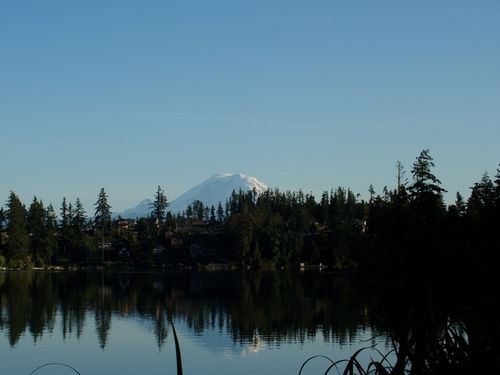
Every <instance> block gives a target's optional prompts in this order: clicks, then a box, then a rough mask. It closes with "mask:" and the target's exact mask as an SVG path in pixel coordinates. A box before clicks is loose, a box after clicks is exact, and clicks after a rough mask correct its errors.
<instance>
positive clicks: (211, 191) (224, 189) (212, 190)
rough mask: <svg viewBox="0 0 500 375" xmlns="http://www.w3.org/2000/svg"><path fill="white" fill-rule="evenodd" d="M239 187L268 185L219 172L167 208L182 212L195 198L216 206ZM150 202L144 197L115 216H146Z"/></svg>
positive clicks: (264, 188)
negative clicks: (135, 204)
mask: <svg viewBox="0 0 500 375" xmlns="http://www.w3.org/2000/svg"><path fill="white" fill-rule="evenodd" d="M240 189H241V190H242V191H249V190H255V191H257V193H262V192H264V191H266V190H267V189H268V186H267V185H266V184H265V183H263V182H261V181H259V180H258V179H257V178H255V177H250V176H246V175H244V174H242V173H219V174H216V175H214V176H212V177H210V178H208V179H207V180H205V181H203V182H201V183H200V184H198V185H196V186H194V187H193V188H191V189H189V190H188V191H186V192H185V193H183V194H181V195H180V196H179V197H177V198H176V199H174V200H173V201H172V202H170V204H169V206H168V210H169V211H171V212H172V213H178V212H180V213H182V211H184V210H185V209H186V208H187V206H188V205H189V204H191V203H193V201H195V200H199V201H201V202H203V204H204V205H205V206H209V207H210V206H212V205H213V206H215V207H217V205H218V203H219V202H222V204H224V203H225V202H226V200H227V199H228V198H229V197H230V196H231V193H232V192H233V190H234V191H236V192H238V191H239V190H240ZM167 195H168V187H167ZM151 203H152V200H151V199H144V200H143V201H141V202H140V203H139V204H138V205H137V206H135V207H133V208H129V209H127V210H125V211H123V212H121V213H118V214H117V215H116V216H118V215H120V216H121V217H122V218H124V219H135V218H137V217H147V216H149V214H150V212H151Z"/></svg>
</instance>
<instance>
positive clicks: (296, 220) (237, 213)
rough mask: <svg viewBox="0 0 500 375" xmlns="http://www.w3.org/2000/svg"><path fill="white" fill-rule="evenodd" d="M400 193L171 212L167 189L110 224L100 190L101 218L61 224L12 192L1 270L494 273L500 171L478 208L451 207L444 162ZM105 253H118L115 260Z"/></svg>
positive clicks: (75, 207)
mask: <svg viewBox="0 0 500 375" xmlns="http://www.w3.org/2000/svg"><path fill="white" fill-rule="evenodd" d="M396 167H397V184H396V186H395V188H394V189H388V188H387V187H384V189H383V191H382V193H380V194H377V193H376V192H375V190H374V188H373V186H372V185H370V187H369V189H368V192H369V199H368V201H365V200H362V199H360V197H359V195H356V194H355V193H354V192H353V191H351V190H350V189H345V188H342V187H339V188H336V189H332V190H330V191H325V192H323V194H322V195H321V197H320V198H319V199H317V198H316V197H315V196H314V195H313V194H311V193H309V194H304V193H303V192H302V191H298V192H289V191H287V192H281V191H279V190H268V191H266V192H264V193H262V194H257V193H256V192H254V191H248V192H243V191H239V192H233V194H232V196H231V197H230V198H229V199H228V201H227V202H224V203H225V205H224V204H223V203H222V202H221V203H219V204H218V205H217V207H214V206H211V207H206V206H204V204H203V203H202V202H200V201H195V202H193V203H192V204H191V205H189V206H188V207H187V209H186V211H185V212H183V213H178V214H176V215H172V213H170V212H167V213H166V214H165V212H166V209H167V205H168V204H167V199H166V195H165V193H164V190H163V189H162V188H161V187H160V186H158V189H157V191H156V193H155V194H154V203H153V204H152V207H151V216H150V217H148V218H141V219H137V220H123V219H121V218H117V219H114V220H111V214H110V205H109V204H108V203H107V199H108V196H107V194H106V193H105V191H104V189H101V191H100V193H99V195H98V199H97V202H96V204H95V205H96V210H95V217H94V218H88V217H87V214H86V212H85V209H84V207H83V205H82V203H81V201H80V200H79V199H77V200H76V202H75V203H74V204H72V203H69V204H68V202H67V201H66V199H65V198H64V199H63V202H62V205H61V209H60V215H59V218H58V219H56V215H55V213H54V209H53V208H52V206H50V205H49V206H48V207H45V206H44V205H43V202H42V201H40V200H38V199H37V198H36V197H35V198H34V199H33V202H32V203H31V205H30V206H29V208H28V209H26V208H25V206H24V205H23V204H22V203H21V202H20V200H19V198H18V197H17V196H16V194H15V193H14V192H12V193H11V194H10V196H9V198H8V201H7V205H6V209H5V210H3V209H2V210H1V211H0V229H1V237H0V239H1V241H0V251H1V255H0V265H1V264H2V263H5V264H7V265H9V266H11V267H14V268H23V267H29V266H31V265H38V266H45V265H48V264H66V265H72V264H79V265H84V264H95V265H97V264H102V263H104V262H106V263H110V262H111V263H113V262H114V263H123V264H126V265H127V266H133V267H136V266H141V267H151V266H155V265H168V264H180V263H182V264H184V265H185V264H194V265H196V264H208V263H224V264H232V265H233V266H237V267H252V268H264V269H274V268H276V267H287V268H288V267H298V266H299V264H303V265H304V266H306V267H307V266H308V265H316V266H318V265H321V266H327V267H330V268H335V269H351V268H365V269H370V268H378V269H380V268H405V269H406V268H426V269H429V270H433V269H434V270H435V269H436V268H437V267H444V266H447V267H449V266H451V267H457V266H464V265H466V266H471V265H478V266H484V265H488V266H495V265H496V264H497V262H498V260H499V255H498V251H497V250H498V249H499V248H500V240H499V237H498V235H497V233H496V229H497V228H498V224H499V223H500V169H499V170H497V174H496V176H495V179H494V180H493V181H492V180H491V179H490V177H489V176H488V174H487V173H485V174H484V175H483V176H482V178H481V179H480V181H478V182H476V183H474V184H473V186H472V187H471V193H470V196H469V198H468V199H467V200H465V199H464V198H463V197H462V196H461V195H460V194H458V193H457V198H456V202H454V204H451V205H448V206H446V204H445V203H444V200H443V192H445V190H444V188H443V187H442V186H441V181H440V180H439V179H438V178H437V177H436V176H435V175H434V173H433V168H434V161H433V159H432V157H431V156H430V153H429V150H423V151H422V152H421V153H420V155H419V156H418V157H417V158H416V160H415V162H414V163H413V166H412V169H411V180H410V181H407V180H406V179H405V178H404V174H405V172H404V169H403V167H402V164H401V163H400V162H398V163H397V165H396ZM105 243H107V244H110V247H109V248H106V252H105V253H104V251H102V253H101V250H104V245H105Z"/></svg>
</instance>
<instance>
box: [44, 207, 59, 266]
mask: <svg viewBox="0 0 500 375" xmlns="http://www.w3.org/2000/svg"><path fill="white" fill-rule="evenodd" d="M45 226H46V232H47V241H46V244H45V251H44V252H43V253H42V254H43V258H44V261H45V264H50V260H51V258H52V256H53V255H54V254H55V252H56V250H57V217H56V213H55V211H54V207H53V206H52V204H49V205H48V207H47V210H46V211H45Z"/></svg>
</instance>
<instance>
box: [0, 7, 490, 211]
mask: <svg viewBox="0 0 500 375" xmlns="http://www.w3.org/2000/svg"><path fill="white" fill-rule="evenodd" d="M424 148H429V149H430V150H431V155H432V156H433V157H434V159H435V161H436V164H437V167H436V169H435V172H436V174H437V175H438V177H439V178H440V179H441V180H442V182H443V184H444V187H445V188H447V189H448V190H449V191H450V194H449V199H450V200H452V196H453V195H454V194H455V192H456V191H457V190H459V191H461V192H463V193H464V194H465V195H466V196H468V194H469V192H468V187H469V186H471V185H472V184H473V183H474V182H475V181H478V180H479V179H480V177H481V175H482V173H483V172H484V171H485V170H486V171H488V172H489V173H490V175H494V174H495V170H496V167H497V166H498V163H499V162H500V1H498V0H480V1H470V0H449V1H437V0H428V1H425V0H418V1H409V0H408V1H405V0H394V1H385V0H377V1H372V0H366V1H353V0H344V1H335V0H329V1H314V0H310V1H290V0H286V1H273V0H266V1H238V0H227V1H217V0H211V1H206V0H203V1H186V0H184V1H167V0H164V1H160V0H158V1H126V0H115V1H111V0H106V1H103V0H97V1H91V0H85V1H66V0H59V1H56V0H46V1H22V0H12V1H11V0H2V1H1V2H0V200H1V201H2V203H3V202H5V201H6V199H7V196H8V194H9V191H10V190H14V191H16V192H17V193H18V194H19V195H20V197H21V199H22V200H23V201H24V202H25V203H27V204H28V203H29V202H30V201H31V199H32V197H33V195H35V194H36V195H37V196H39V197H40V198H42V199H43V200H44V201H45V202H46V203H48V202H52V203H53V204H54V205H55V206H56V208H58V207H59V206H60V202H61V199H62V197H63V196H66V197H67V198H68V199H70V200H71V201H73V200H74V199H75V198H76V197H77V196H79V197H81V199H82V201H83V202H84V205H85V207H86V209H87V211H89V212H92V211H93V206H92V204H93V203H94V202H95V200H96V197H97V193H98V191H99V189H100V188H101V187H104V188H105V189H106V191H107V192H108V194H109V195H110V203H111V204H112V206H113V209H114V210H115V211H119V210H122V209H124V208H128V207H131V206H133V205H135V204H136V203H137V202H138V201H140V200H142V199H144V198H147V197H151V196H152V194H153V192H154V191H155V189H156V186H157V185H161V186H162V187H164V188H165V189H166V192H167V195H168V197H169V199H173V198H175V197H176V196H178V195H179V194H181V193H183V192H184V191H185V190H186V189H188V188H190V187H192V186H193V185H194V184H196V183H198V182H200V181H201V180H204V179H205V178H208V177H209V176H211V175H213V174H215V173H218V172H242V173H245V174H248V175H252V176H256V177H257V178H259V179H260V180H262V181H264V182H266V183H267V184H268V185H270V186H274V187H279V188H281V189H292V190H296V189H298V188H302V189H303V190H304V191H306V192H308V191H313V192H314V193H316V194H320V192H321V191H322V190H324V189H330V188H332V187H336V186H339V185H341V186H346V187H351V188H352V189H353V190H354V191H355V192H359V193H361V194H362V195H364V196H366V191H367V188H368V185H369V184H370V183H372V184H373V185H374V186H375V188H376V190H377V191H381V189H382V187H383V186H384V185H388V186H389V187H392V186H394V184H395V174H396V169H395V163H396V161H397V160H401V161H402V162H403V163H404V164H405V166H406V167H407V170H408V172H409V170H410V169H411V164H412V163H413V161H414V159H415V157H416V156H417V155H418V154H419V152H420V151H421V150H422V149H424Z"/></svg>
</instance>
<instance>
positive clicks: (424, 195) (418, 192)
mask: <svg viewBox="0 0 500 375" xmlns="http://www.w3.org/2000/svg"><path fill="white" fill-rule="evenodd" d="M434 167H435V164H434V161H433V159H432V157H431V156H430V154H429V150H428V149H426V150H423V151H422V152H421V153H420V155H419V156H418V157H417V160H416V161H415V163H413V169H412V170H411V173H412V176H413V184H412V185H410V187H409V189H408V190H409V191H410V197H411V198H413V199H416V200H419V199H429V198H430V197H433V198H434V199H439V200H441V199H442V193H443V192H445V191H446V190H445V189H443V188H441V186H440V185H441V181H439V179H438V178H437V177H436V176H434V174H433V173H432V171H431V168H434Z"/></svg>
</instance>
